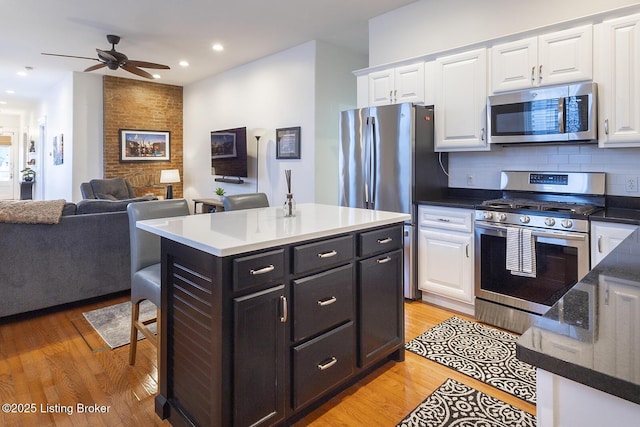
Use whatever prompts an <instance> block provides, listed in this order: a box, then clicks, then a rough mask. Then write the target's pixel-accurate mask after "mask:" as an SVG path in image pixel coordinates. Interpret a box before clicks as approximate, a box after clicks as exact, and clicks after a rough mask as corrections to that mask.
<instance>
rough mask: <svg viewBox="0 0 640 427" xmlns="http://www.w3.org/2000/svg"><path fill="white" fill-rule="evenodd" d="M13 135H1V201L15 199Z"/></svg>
mask: <svg viewBox="0 0 640 427" xmlns="http://www.w3.org/2000/svg"><path fill="white" fill-rule="evenodd" d="M12 143H13V136H12V135H0V200H11V199H13V198H14V191H15V185H14V173H13V150H12V146H11V144H12Z"/></svg>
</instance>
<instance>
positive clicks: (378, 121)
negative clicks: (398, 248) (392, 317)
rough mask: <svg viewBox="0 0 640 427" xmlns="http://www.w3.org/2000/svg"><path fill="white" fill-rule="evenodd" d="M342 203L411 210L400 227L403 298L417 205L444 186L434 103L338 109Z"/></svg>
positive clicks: (409, 288) (410, 290)
mask: <svg viewBox="0 0 640 427" xmlns="http://www.w3.org/2000/svg"><path fill="white" fill-rule="evenodd" d="M340 114H341V115H340V138H341V146H340V152H339V169H340V171H339V173H340V190H339V191H340V194H339V197H340V205H342V206H350V207H356V208H363V209H376V210H383V211H391V212H402V213H408V214H411V217H412V219H411V221H407V222H406V223H405V227H404V236H405V237H404V296H405V298H408V299H417V298H419V297H420V294H419V292H418V288H417V281H416V270H417V268H416V247H415V246H416V245H415V242H416V241H417V234H416V233H417V232H416V227H415V219H416V215H417V206H416V203H417V202H419V201H421V200H434V199H439V198H441V197H442V196H443V195H444V192H445V190H446V187H447V176H446V175H445V173H444V170H443V168H446V167H447V166H446V164H447V158H446V154H442V157H441V158H439V157H438V156H439V154H438V153H436V152H434V145H433V144H434V127H433V121H434V115H433V107H432V106H415V105H412V104H409V103H405V104H395V105H387V106H382V107H368V108H361V109H356V110H348V111H343V112H341V113H340Z"/></svg>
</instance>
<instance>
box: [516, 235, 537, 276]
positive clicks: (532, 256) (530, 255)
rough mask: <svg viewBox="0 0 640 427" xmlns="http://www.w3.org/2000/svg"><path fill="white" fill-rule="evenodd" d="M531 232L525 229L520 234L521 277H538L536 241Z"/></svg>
mask: <svg viewBox="0 0 640 427" xmlns="http://www.w3.org/2000/svg"><path fill="white" fill-rule="evenodd" d="M535 239H536V238H535V236H534V235H533V233H532V232H531V230H529V229H527V228H523V229H522V230H521V233H520V241H521V248H522V249H521V252H520V258H521V260H522V263H521V275H522V276H527V277H536V240H535Z"/></svg>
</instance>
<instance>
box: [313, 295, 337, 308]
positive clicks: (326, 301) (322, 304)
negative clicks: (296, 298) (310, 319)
mask: <svg viewBox="0 0 640 427" xmlns="http://www.w3.org/2000/svg"><path fill="white" fill-rule="evenodd" d="M336 301H338V298H336V297H331V298H327V299H324V300H320V301H318V305H319V306H320V307H325V306H327V305H331V304H333V303H334V302H336Z"/></svg>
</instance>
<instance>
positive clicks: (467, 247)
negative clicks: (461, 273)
mask: <svg viewBox="0 0 640 427" xmlns="http://www.w3.org/2000/svg"><path fill="white" fill-rule="evenodd" d="M464 250H465V252H466V253H467V258H469V244H468V243H467V246H466V247H465V249H464Z"/></svg>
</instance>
